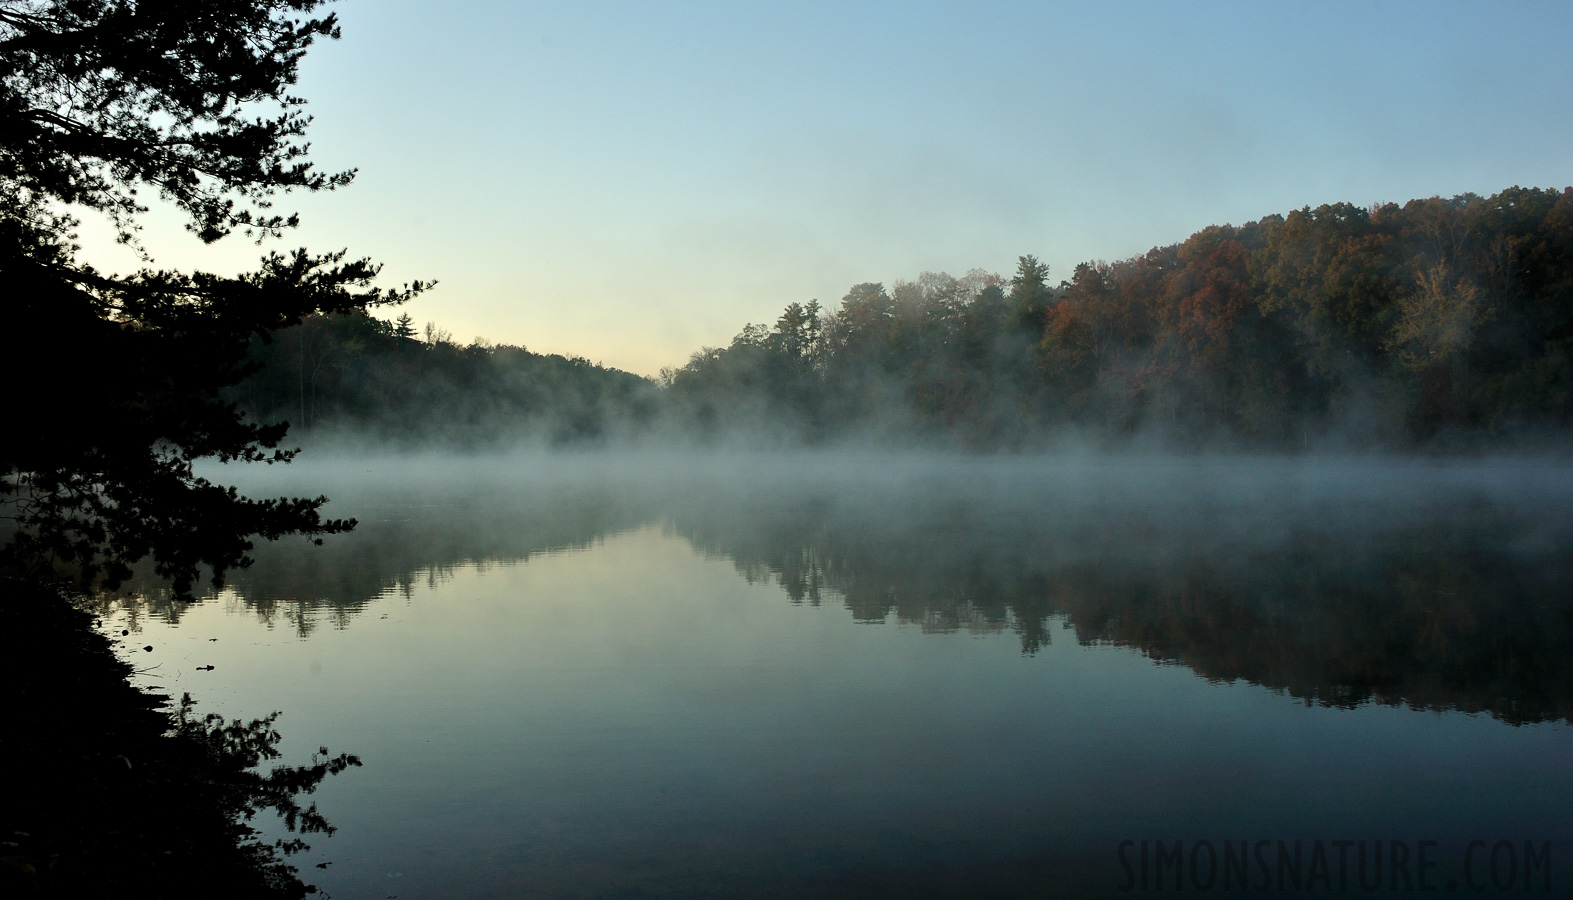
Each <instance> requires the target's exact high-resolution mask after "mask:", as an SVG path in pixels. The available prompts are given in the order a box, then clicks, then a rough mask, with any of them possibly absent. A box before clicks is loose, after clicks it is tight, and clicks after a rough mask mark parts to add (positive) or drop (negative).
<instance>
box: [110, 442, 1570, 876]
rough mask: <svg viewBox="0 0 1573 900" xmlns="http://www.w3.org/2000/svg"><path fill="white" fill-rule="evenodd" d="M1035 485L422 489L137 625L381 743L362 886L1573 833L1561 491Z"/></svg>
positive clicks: (1005, 861) (968, 872)
mask: <svg viewBox="0 0 1573 900" xmlns="http://www.w3.org/2000/svg"><path fill="white" fill-rule="evenodd" d="M796 474H798V475H801V474H802V473H796ZM919 474H920V475H921V473H919ZM931 474H932V473H930V475H931ZM1016 474H1019V470H1017V471H1015V472H1013V471H1011V470H1009V469H1004V470H1001V469H992V470H988V471H986V472H984V473H983V475H982V476H979V477H977V478H973V479H971V481H970V483H969V484H968V485H966V486H964V487H963V488H956V487H953V486H952V487H946V486H944V485H939V484H937V483H936V482H935V480H934V479H933V478H932V477H930V476H929V475H922V478H927V479H928V480H927V481H922V480H921V478H918V477H917V476H912V477H905V478H902V477H895V476H890V475H888V474H887V475H885V476H880V477H883V478H884V479H885V481H884V486H883V487H880V484H879V483H878V482H879V478H878V477H876V478H873V479H871V480H873V481H875V482H876V484H875V485H873V486H872V487H869V486H868V485H866V484H865V489H864V492H863V493H861V494H859V493H856V492H853V491H851V490H850V489H849V488H847V482H837V481H835V480H834V479H831V478H827V477H818V478H816V479H810V480H808V481H807V482H806V484H807V487H806V488H802V485H803V484H805V482H804V480H803V479H801V478H798V479H795V480H794V481H793V482H792V485H793V487H792V489H790V490H788V489H785V488H784V487H783V486H782V485H780V484H774V485H763V482H762V481H760V480H752V481H746V482H743V483H738V482H732V483H727V482H726V481H725V479H712V480H711V482H710V484H709V486H708V487H702V486H699V485H695V484H692V483H687V484H682V485H676V488H677V489H674V485H673V484H672V483H668V484H666V485H665V486H664V488H663V489H661V490H654V489H651V488H650V487H649V483H648V482H645V483H644V484H643V485H641V484H640V483H639V482H633V481H623V482H621V483H620V482H618V481H617V480H616V479H602V480H593V479H583V480H580V481H577V482H576V481H573V480H572V479H563V480H560V481H557V482H551V483H550V484H549V485H546V486H543V483H541V482H537V483H533V484H522V485H521V484H513V485H503V486H499V485H498V484H497V483H495V482H492V483H490V484H489V485H488V486H487V487H486V489H485V490H477V491H469V492H462V491H461V492H459V493H462V494H463V496H462V497H461V499H460V500H458V501H455V502H453V503H451V504H441V505H433V504H432V503H431V502H430V501H429V498H422V497H421V496H419V495H418V493H417V494H415V495H414V496H413V497H412V499H413V500H414V501H415V503H418V504H421V508H414V509H411V510H409V513H408V515H402V516H398V515H390V516H385V517H383V518H382V519H381V520H378V519H376V518H375V517H371V516H367V517H365V518H366V520H367V521H366V525H364V526H363V528H362V529H361V530H360V532H359V533H357V534H356V535H354V536H353V537H352V538H350V539H346V540H345V541H342V542H338V543H337V546H330V547H329V548H326V549H325V551H324V552H323V553H322V554H321V555H320V556H319V557H317V558H315V559H311V560H307V561H304V562H303V561H302V560H301V559H300V556H301V555H300V554H289V555H283V554H280V555H272V556H266V555H265V556H264V557H263V558H262V560H261V562H260V563H259V565H258V567H257V568H256V569H254V570H252V571H251V572H247V573H243V574H242V575H241V576H240V577H238V578H236V579H235V584H234V586H233V588H232V589H230V590H229V591H228V592H227V593H226V594H225V595H223V597H222V598H221V599H220V598H216V599H217V600H218V602H214V601H209V602H205V603H200V604H196V605H193V606H190V607H187V608H184V609H182V610H180V611H179V615H178V616H174V615H169V614H167V612H169V611H167V610H166V611H165V613H166V614H161V612H160V609H159V607H158V606H157V604H154V606H153V608H152V609H137V610H136V615H137V617H138V618H137V622H138V624H139V627H140V629H141V630H140V631H139V632H138V633H137V634H136V635H135V636H134V637H133V638H132V639H131V640H132V641H133V642H134V643H135V644H136V645H137V646H138V647H140V646H142V645H143V644H151V645H153V646H154V650H153V651H152V652H151V653H144V652H141V651H137V656H138V657H139V658H138V660H137V662H138V664H139V667H142V668H144V669H151V671H150V672H149V674H148V675H147V676H145V677H146V679H147V680H149V681H150V682H152V683H155V684H159V685H161V686H163V687H164V688H165V689H166V690H167V691H170V692H174V693H177V694H178V692H180V691H184V690H190V691H191V692H192V693H193V694H194V695H196V696H197V697H198V698H199V699H200V700H201V701H202V703H203V705H204V707H206V708H210V709H218V710H222V711H223V712H224V713H225V714H226V715H230V716H250V715H260V714H263V713H266V712H268V711H270V710H273V709H282V710H284V711H285V715H284V717H283V719H282V720H281V725H282V730H283V731H284V733H285V747H286V750H287V751H288V753H290V754H291V758H294V757H303V756H305V755H307V754H309V752H310V751H311V750H313V749H315V748H316V745H317V744H319V743H325V744H327V745H329V746H330V747H332V748H333V749H334V750H335V751H337V750H349V751H353V752H355V753H357V754H359V755H361V756H362V757H363V758H364V759H365V761H366V766H365V768H363V769H359V770H356V771H354V772H351V773H349V774H346V775H344V776H341V777H339V778H337V779H332V780H330V783H328V784H326V785H325V786H324V787H323V788H322V789H321V791H320V792H319V798H318V799H319V803H320V805H321V807H322V809H323V810H324V811H325V812H326V813H327V814H328V816H329V818H330V819H331V820H332V821H333V822H334V823H335V824H337V825H339V826H340V828H341V831H340V832H339V834H338V835H337V836H335V837H334V838H332V839H329V840H321V841H319V842H317V848H316V850H315V851H314V855H313V856H312V858H311V859H309V860H307V861H306V862H307V866H308V867H309V866H310V864H312V863H315V862H317V861H319V860H333V863H332V865H331V867H330V868H329V869H327V870H322V871H320V872H319V871H318V870H312V873H313V877H314V880H316V881H317V883H319V884H320V885H321V886H322V887H324V888H325V889H327V890H329V891H330V892H331V893H332V894H333V895H334V896H337V897H385V896H387V895H388V894H397V895H398V896H400V897H418V896H461V895H462V896H531V895H539V896H552V897H559V896H606V895H624V894H626V895H630V896H634V895H638V896H644V895H672V896H694V895H709V896H739V895H748V894H752V895H765V896H770V895H781V896H811V895H812V896H824V895H837V894H840V895H845V896H910V895H913V894H914V893H918V894H923V893H929V894H946V893H949V894H965V893H974V894H989V893H993V894H996V895H1001V896H1054V895H1061V894H1066V893H1076V892H1083V893H1086V894H1088V895H1099V894H1102V893H1107V892H1109V891H1110V890H1112V888H1113V887H1114V886H1115V885H1117V884H1119V883H1120V882H1121V880H1122V878H1123V874H1122V872H1121V869H1120V866H1119V863H1118V861H1117V859H1116V856H1115V848H1116V846H1117V845H1118V843H1119V842H1120V841H1121V840H1123V839H1126V838H1135V839H1143V838H1165V839H1183V840H1188V841H1196V840H1200V839H1210V840H1213V841H1215V842H1216V841H1220V840H1244V839H1257V838H1262V839H1274V840H1276V839H1279V838H1290V839H1293V838H1302V839H1304V840H1306V841H1308V842H1309V841H1314V840H1318V839H1322V840H1329V841H1330V840H1338V839H1345V838H1351V839H1354V838H1370V839H1387V840H1393V839H1405V840H1419V839H1436V840H1439V841H1442V842H1444V847H1445V846H1447V844H1446V842H1449V841H1455V842H1456V841H1467V840H1469V839H1471V838H1474V837H1483V838H1485V839H1488V840H1495V839H1496V838H1498V837H1506V838H1512V839H1515V840H1518V839H1522V838H1536V839H1537V840H1552V841H1553V842H1554V843H1556V842H1559V841H1565V839H1566V838H1567V837H1568V836H1569V835H1568V832H1567V824H1566V821H1567V820H1566V817H1565V814H1564V812H1565V809H1566V808H1567V805H1568V801H1569V800H1573V776H1570V775H1569V774H1567V773H1566V771H1565V770H1566V766H1565V765H1563V764H1562V763H1563V761H1565V760H1566V759H1567V758H1569V757H1570V751H1573V728H1570V727H1569V726H1568V724H1567V721H1566V720H1567V710H1568V702H1567V689H1568V676H1567V673H1568V669H1567V668H1566V666H1567V663H1566V662H1564V660H1567V659H1569V658H1570V654H1569V653H1568V652H1567V651H1568V650H1569V647H1570V644H1569V642H1568V634H1569V631H1568V624H1569V612H1568V607H1567V602H1568V601H1567V599H1566V594H1567V593H1568V592H1567V591H1566V587H1567V585H1568V584H1569V583H1570V582H1569V581H1567V580H1566V568H1565V566H1566V565H1567V564H1566V563H1563V562H1561V561H1560V557H1559V555H1558V554H1556V553H1555V552H1554V551H1555V550H1556V549H1558V548H1559V546H1565V544H1559V540H1560V538H1562V537H1564V536H1565V535H1566V534H1567V532H1566V530H1565V529H1563V525H1562V522H1561V519H1560V518H1559V517H1558V515H1557V514H1556V512H1555V510H1556V509H1558V508H1559V505H1558V503H1557V501H1558V499H1559V497H1558V496H1556V493H1557V491H1565V489H1566V488H1565V485H1562V484H1560V483H1559V482H1556V481H1554V480H1551V481H1546V480H1544V479H1543V480H1541V482H1540V486H1539V488H1538V489H1536V490H1528V489H1526V488H1524V487H1523V486H1522V485H1518V486H1513V485H1509V486H1508V487H1503V486H1502V485H1500V484H1496V485H1495V486H1492V485H1491V484H1487V483H1485V482H1483V481H1482V479H1481V478H1479V477H1474V478H1469V477H1464V476H1461V475H1459V474H1458V473H1451V474H1449V473H1444V477H1442V478H1441V479H1440V480H1438V479H1436V478H1432V479H1431V480H1430V481H1429V482H1428V481H1426V480H1425V478H1423V477H1422V478H1420V480H1419V481H1417V482H1412V483H1411V482H1406V481H1405V480H1404V479H1403V478H1395V477H1384V478H1375V479H1374V480H1373V482H1372V483H1371V484H1367V485H1366V486H1365V487H1364V488H1363V495H1362V496H1357V497H1350V496H1347V495H1338V494H1329V493H1327V492H1326V490H1325V487H1326V486H1325V485H1318V486H1317V489H1316V490H1315V491H1312V490H1308V489H1306V488H1305V487H1304V476H1303V475H1296V476H1293V477H1292V478H1291V477H1289V476H1284V475H1282V474H1281V473H1280V477H1276V478H1267V479H1266V480H1265V481H1263V480H1261V479H1258V482H1257V483H1255V484H1250V485H1246V486H1244V487H1242V486H1240V485H1236V486H1235V487H1233V488H1229V489H1228V490H1227V491H1224V492H1223V493H1222V494H1220V493H1219V492H1216V491H1215V492H1212V493H1210V494H1208V496H1207V497H1205V498H1201V497H1197V496H1195V495H1194V494H1187V493H1186V490H1179V493H1178V495H1174V494H1173V490H1178V489H1171V495H1170V496H1168V497H1167V498H1163V497H1160V498H1158V499H1156V500H1154V501H1153V503H1152V504H1151V505H1150V506H1149V507H1148V508H1147V509H1146V511H1145V512H1144V511H1143V504H1142V503H1141V502H1139V499H1140V498H1139V495H1138V494H1137V493H1136V492H1133V491H1123V490H1120V489H1117V488H1118V485H1117V484H1114V485H1111V484H1105V485H1104V489H1103V490H1102V491H1100V492H1097V493H1096V498H1095V500H1086V499H1085V497H1086V496H1087V494H1086V484H1087V482H1088V479H1087V478H1083V479H1081V480H1080V481H1078V482H1077V484H1076V486H1075V487H1076V489H1077V490H1076V491H1072V490H1070V489H1069V488H1067V487H1066V486H1064V485H1061V486H1060V487H1055V486H1054V485H1053V484H1052V483H1051V484H1048V485H1045V484H1042V483H1037V484H1034V483H1032V482H1030V481H1021V480H1019V479H1018V480H1015V481H1013V480H1012V476H1013V475H1016ZM909 475H910V473H909ZM1389 476H1391V473H1389ZM1286 479H1287V481H1286ZM1296 479H1298V481H1297V480H1296ZM1116 480H1117V479H1116ZM1050 481H1051V482H1052V479H1050ZM1163 481H1164V483H1166V484H1172V483H1173V482H1174V481H1175V479H1163ZM1461 482H1462V484H1461ZM920 483H921V484H922V490H917V489H915V487H914V485H917V484H920ZM980 484H981V485H982V486H983V487H984V488H987V490H982V489H980ZM1294 484H1300V485H1301V486H1300V487H1299V488H1295V487H1294V486H1293V485H1294ZM1372 484H1374V485H1376V487H1373V486H1372ZM762 485H763V486H762ZM548 488H549V489H548ZM445 490H448V491H449V495H450V496H456V495H457V494H456V493H455V492H456V491H457V488H456V486H455V485H448V486H447V487H446V488H445ZM1264 491H1265V494H1264V493H1263V492H1264ZM1231 492H1232V493H1231ZM344 493H345V494H347V496H346V497H345V501H344V502H346V504H347V505H348V504H352V503H357V502H358V503H363V504H364V505H365V507H370V506H371V504H372V501H373V500H375V502H377V503H380V504H383V508H384V509H390V508H391V507H395V506H397V502H396V501H395V500H390V499H389V497H388V496H387V493H386V492H382V493H380V494H379V493H378V492H369V491H368V492H366V493H363V494H361V495H360V496H359V497H357V496H356V494H355V493H354V492H353V491H344ZM1275 493H1276V494H1277V495H1278V496H1277V499H1276V500H1273V499H1270V498H1272V497H1273V496H1274V494H1275ZM1263 496H1265V497H1267V498H1269V499H1268V500H1263V499H1261V498H1262V497H1263ZM1537 497H1538V500H1537ZM1563 508H1565V507H1563ZM444 510H446V512H445V511H444ZM1329 510H1332V511H1335V512H1336V513H1337V515H1332V514H1330V513H1329ZM1187 511H1189V513H1190V515H1186V514H1184V513H1186V512H1187ZM349 512H350V513H351V514H359V513H358V512H356V511H355V510H350V511H349ZM1242 523H1243V524H1242ZM356 542H358V543H356ZM357 569H358V570H359V571H351V570H357ZM740 576H741V577H740ZM808 583H813V584H815V585H817V587H816V590H817V591H818V596H819V598H820V602H819V605H818V606H817V607H816V606H814V605H813V604H812V603H811V602H808V599H807V598H808V593H807V592H806V591H805V590H803V589H802V586H803V585H804V584H808ZM292 591H293V592H294V594H293V595H292V593H291V592H292ZM794 593H795V594H797V595H798V596H797V599H798V600H800V601H802V602H796V603H794V602H792V600H793V597H792V595H793V594H794ZM302 594H304V596H305V597H306V599H305V600H301V599H299V598H300V596H301V595H302ZM849 613H850V614H849ZM128 614H129V613H124V612H123V613H122V614H121V617H122V618H121V619H120V620H118V621H125V620H126V618H125V617H126V616H127V615H128ZM877 622H883V623H884V626H883V627H880V626H878V625H874V624H873V623H877ZM1024 650H1025V651H1027V652H1024ZM1154 659H1156V660H1158V661H1160V662H1163V661H1168V662H1178V663H1181V664H1179V665H1154V664H1153V660H1154ZM209 664H211V665H215V666H216V668H215V669H214V670H213V671H205V670H204V671H199V670H198V668H197V667H199V666H205V665H209ZM1372 699H1374V700H1377V701H1380V702H1375V703H1373V702H1369V701H1370V700H1372ZM1392 703H1398V704H1406V703H1407V704H1413V705H1418V706H1421V707H1423V708H1424V709H1423V710H1421V711H1416V710H1414V709H1410V708H1407V707H1405V706H1402V705H1399V706H1392V705H1384V704H1392ZM1471 711H1473V712H1471ZM1507 723H1519V724H1517V725H1516V727H1515V726H1514V725H1510V724H1507ZM1537 723H1538V724H1537ZM1460 846H1462V845H1460ZM1562 846H1566V844H1565V843H1564V844H1562ZM1460 852H1461V851H1460ZM1444 859H1447V857H1444ZM390 873H396V874H392V875H390Z"/></svg>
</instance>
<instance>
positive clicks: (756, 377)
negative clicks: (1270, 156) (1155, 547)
mask: <svg viewBox="0 0 1573 900" xmlns="http://www.w3.org/2000/svg"><path fill="white" fill-rule="evenodd" d="M1570 351H1573V188H1567V189H1564V190H1562V191H1554V190H1537V189H1525V188H1517V187H1515V188H1511V189H1508V190H1505V191H1502V192H1501V193H1499V194H1496V195H1495V196H1492V197H1480V196H1477V195H1473V194H1465V195H1462V196H1458V197H1454V198H1452V199H1451V200H1443V199H1438V198H1431V199H1427V200H1415V201H1411V202H1409V203H1406V204H1404V205H1402V206H1400V205H1398V204H1391V203H1389V204H1382V205H1377V206H1373V207H1371V208H1362V207H1357V206H1353V205H1350V204H1331V205H1324V206H1320V207H1317V208H1315V209H1310V208H1306V209H1300V210H1296V211H1293V212H1290V213H1289V214H1287V215H1272V216H1267V217H1265V218H1263V219H1261V220H1260V221H1256V222H1250V223H1247V224H1245V225H1242V226H1238V227H1237V226H1230V225H1222V226H1213V227H1209V228H1205V229H1203V230H1201V231H1198V232H1197V233H1195V234H1193V235H1191V236H1190V237H1189V238H1188V239H1186V240H1185V241H1184V242H1182V243H1179V244H1174V245H1170V246H1167V247H1158V248H1154V249H1152V250H1150V251H1148V252H1147V253H1145V254H1142V255H1141V256H1136V257H1132V258H1130V259H1125V260H1120V261H1117V262H1113V263H1107V262H1101V261H1095V262H1087V263H1083V264H1081V265H1079V266H1077V267H1076V269H1075V271H1074V272H1073V273H1072V275H1071V277H1070V278H1069V279H1068V280H1064V281H1061V282H1059V283H1058V284H1057V285H1051V284H1050V283H1049V278H1048V270H1047V267H1046V266H1044V265H1043V264H1042V263H1040V262H1039V261H1038V260H1037V259H1036V258H1034V257H1032V256H1024V257H1021V259H1020V263H1019V265H1018V267H1017V270H1016V272H1015V274H1014V275H1013V276H1012V277H1011V278H1009V279H1004V278H1000V277H998V276H995V275H991V274H988V273H985V272H981V271H973V272H969V273H968V274H967V275H966V276H964V277H962V278H954V277H952V276H949V275H946V274H944V273H938V274H936V273H924V274H923V275H921V276H920V277H919V278H918V279H917V280H915V281H898V282H896V283H895V284H893V285H892V286H891V288H890V289H888V290H887V289H886V288H885V286H884V285H882V284H873V283H870V284H859V285H855V286H854V287H853V288H852V289H851V290H850V291H849V292H848V293H847V295H846V296H845V297H844V298H842V301H841V305H840V308H839V309H837V310H835V311H834V312H831V313H828V314H824V313H822V312H821V311H820V309H819V308H818V305H817V304H809V305H808V306H801V305H798V304H792V305H791V306H788V307H787V309H786V310H785V312H784V313H783V314H782V316H781V317H780V319H779V320H777V322H776V324H775V325H774V326H773V327H766V326H763V325H751V326H748V327H747V328H745V329H744V330H743V331H742V332H741V333H740V334H738V335H737V337H736V338H734V339H733V341H732V343H731V345H730V346H728V347H725V348H719V349H705V350H702V351H700V352H699V353H696V354H694V356H693V357H692V358H691V359H690V360H689V361H688V363H687V364H686V365H684V366H682V367H680V368H674V369H669V370H667V371H665V372H664V373H663V376H662V380H663V382H664V384H665V385H666V387H667V388H668V391H669V393H670V394H671V397H670V398H669V400H670V402H671V403H673V404H674V406H675V407H676V408H678V409H679V410H681V411H682V413H683V414H685V415H686V416H688V418H689V419H690V421H691V422H692V423H693V424H694V425H696V426H697V427H700V428H702V429H704V428H710V427H712V426H714V425H715V424H716V423H720V422H723V421H731V422H736V421H737V420H739V419H754V420H757V421H758V422H766V423H772V424H774V425H776V426H777V427H778V428H780V429H782V430H784V431H786V432H788V433H791V434H794V435H797V436H799V437H802V438H804V439H807V440H810V441H812V440H820V439H824V438H826V437H829V436H831V435H834V434H836V433H838V432H844V431H847V430H849V429H855V430H862V431H863V432H865V433H870V432H871V433H874V434H883V435H892V434H897V435H903V436H923V437H930V438H940V439H944V440H948V441H953V442H960V443H963V444H984V445H999V444H1020V443H1023V442H1028V441H1031V440H1033V439H1035V438H1043V437H1046V436H1050V435H1053V434H1054V433H1055V432H1057V431H1067V430H1069V431H1074V432H1076V433H1078V434H1082V435H1088V436H1091V437H1094V438H1097V439H1102V440H1122V439H1129V438H1133V437H1137V436H1142V435H1149V436H1153V437H1156V438H1158V439H1159V440H1161V441H1163V442H1165V443H1170V444H1178V445H1182V446H1183V445H1186V444H1196V443H1206V442H1213V441H1226V442H1229V443H1232V444H1234V445H1245V446H1251V447H1260V448H1290V447H1305V446H1308V445H1310V444H1312V443H1313V442H1316V443H1318V444H1323V443H1325V442H1327V441H1328V440H1331V439H1344V440H1355V441H1358V442H1361V443H1366V444H1385V445H1403V444H1412V443H1417V442H1419V443H1434V442H1439V441H1440V442H1446V441H1449V440H1452V439H1456V438H1462V437H1468V436H1480V435H1485V436H1496V437H1511V436H1520V435H1523V434H1524V433H1525V432H1527V431H1531V430H1536V429H1546V428H1552V429H1562V428H1565V427H1566V426H1567V425H1568V423H1569V419H1570V416H1573V355H1570Z"/></svg>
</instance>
